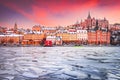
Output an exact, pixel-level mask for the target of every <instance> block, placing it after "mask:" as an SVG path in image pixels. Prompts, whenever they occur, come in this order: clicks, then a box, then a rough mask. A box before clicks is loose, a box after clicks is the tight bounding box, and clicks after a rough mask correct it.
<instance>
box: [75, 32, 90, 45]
mask: <svg viewBox="0 0 120 80" xmlns="http://www.w3.org/2000/svg"><path fill="white" fill-rule="evenodd" d="M77 40H79V44H86V43H87V41H88V33H87V30H77Z"/></svg>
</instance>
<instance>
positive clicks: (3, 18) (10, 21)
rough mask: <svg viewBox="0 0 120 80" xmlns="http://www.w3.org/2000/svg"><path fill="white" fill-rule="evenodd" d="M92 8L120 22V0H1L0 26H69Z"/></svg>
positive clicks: (95, 14) (98, 15)
mask: <svg viewBox="0 0 120 80" xmlns="http://www.w3.org/2000/svg"><path fill="white" fill-rule="evenodd" d="M89 11H90V13H91V16H92V17H95V18H97V19H102V18H104V17H106V19H108V20H109V22H110V23H111V24H112V23H116V22H117V23H120V0H0V26H6V27H13V26H14V24H15V22H16V23H17V24H18V26H19V27H24V28H31V27H32V26H33V25H37V24H41V25H45V26H53V27H54V26H58V25H61V26H66V25H71V24H74V23H75V22H76V21H77V20H78V21H81V19H82V20H84V19H86V17H87V15H88V12H89Z"/></svg>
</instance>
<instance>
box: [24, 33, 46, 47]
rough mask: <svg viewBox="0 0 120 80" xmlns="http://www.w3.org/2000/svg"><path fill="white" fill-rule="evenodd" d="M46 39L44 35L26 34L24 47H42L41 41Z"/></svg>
mask: <svg viewBox="0 0 120 80" xmlns="http://www.w3.org/2000/svg"><path fill="white" fill-rule="evenodd" d="M43 38H45V35H44V34H25V35H24V37H23V41H22V44H23V45H40V43H41V40H42V39H43Z"/></svg>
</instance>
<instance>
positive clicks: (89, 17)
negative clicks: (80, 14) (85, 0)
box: [87, 11, 91, 19]
mask: <svg viewBox="0 0 120 80" xmlns="http://www.w3.org/2000/svg"><path fill="white" fill-rule="evenodd" d="M87 18H88V19H91V16H90V11H89V12H88V17H87Z"/></svg>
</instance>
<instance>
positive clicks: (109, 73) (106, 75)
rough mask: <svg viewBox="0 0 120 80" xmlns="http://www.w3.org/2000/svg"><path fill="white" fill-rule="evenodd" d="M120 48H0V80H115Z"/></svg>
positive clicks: (118, 74)
mask: <svg viewBox="0 0 120 80" xmlns="http://www.w3.org/2000/svg"><path fill="white" fill-rule="evenodd" d="M119 79H120V47H0V80H119Z"/></svg>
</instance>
